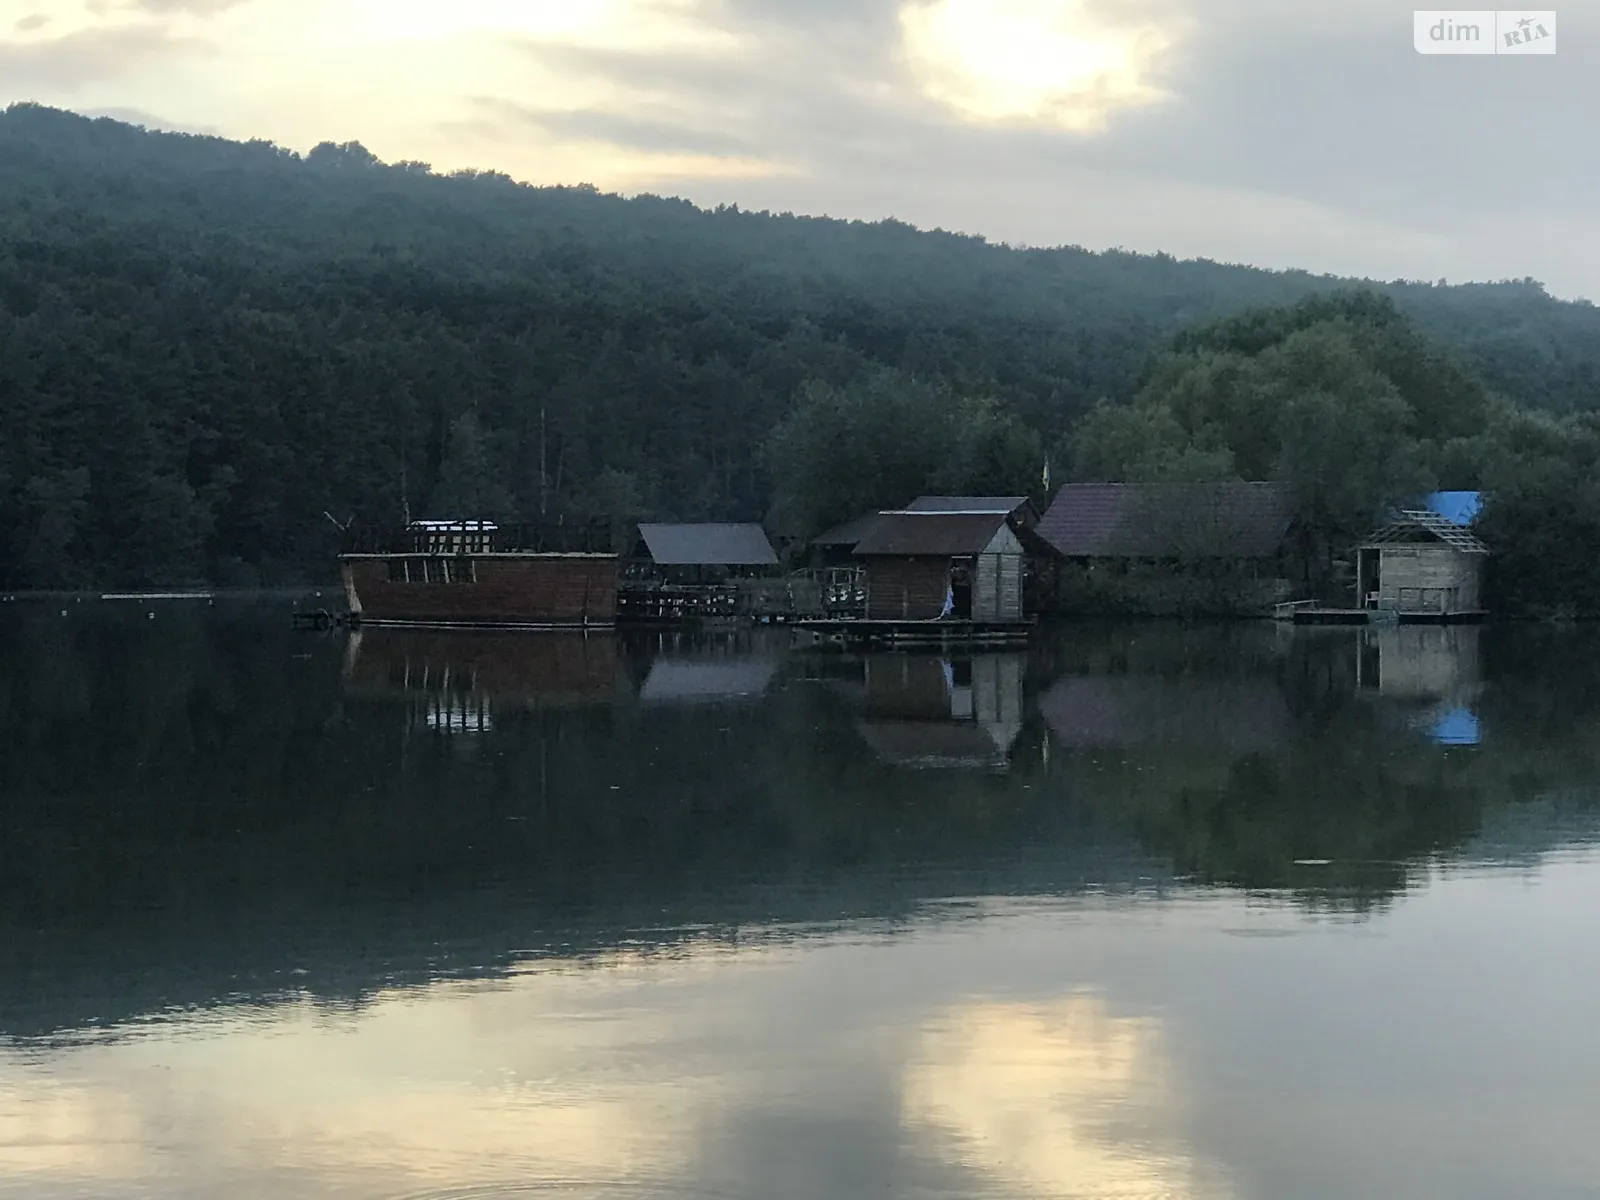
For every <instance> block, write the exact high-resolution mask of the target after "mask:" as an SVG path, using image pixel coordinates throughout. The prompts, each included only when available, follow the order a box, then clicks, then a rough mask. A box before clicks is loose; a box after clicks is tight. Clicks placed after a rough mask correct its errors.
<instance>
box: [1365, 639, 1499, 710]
mask: <svg viewBox="0 0 1600 1200" xmlns="http://www.w3.org/2000/svg"><path fill="white" fill-rule="evenodd" d="M1478 635H1479V631H1478V630H1477V629H1476V628H1472V627H1462V626H1450V625H1399V626H1391V627H1382V626H1369V627H1368V628H1366V629H1364V630H1362V631H1361V635H1360V642H1359V647H1360V649H1359V653H1358V656H1357V659H1356V683H1357V685H1358V686H1359V687H1360V688H1362V689H1363V690H1365V691H1373V692H1377V693H1378V694H1379V695H1382V696H1393V697H1395V698H1397V699H1429V700H1443V699H1451V698H1454V699H1465V698H1467V697H1469V696H1471V695H1475V694H1476V692H1477V690H1478V688H1479V681H1480V675H1479V668H1478Z"/></svg>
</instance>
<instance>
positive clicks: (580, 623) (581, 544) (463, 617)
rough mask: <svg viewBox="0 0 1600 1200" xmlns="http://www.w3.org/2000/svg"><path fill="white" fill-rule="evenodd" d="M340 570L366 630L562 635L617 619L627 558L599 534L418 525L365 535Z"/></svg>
mask: <svg viewBox="0 0 1600 1200" xmlns="http://www.w3.org/2000/svg"><path fill="white" fill-rule="evenodd" d="M339 571H340V575H341V577H342V579H343V582H344V590H345V600H346V603H347V604H348V605H349V609H350V617H351V620H352V622H354V623H358V624H370V625H431V626H485V627H516V628H541V629H542V628H550V629H559V628H572V627H578V628H586V627H591V626H598V627H607V626H610V625H612V624H613V623H614V622H615V620H616V615H617V555H616V554H614V553H611V552H610V535H609V532H608V531H607V530H605V529H604V528H603V527H599V526H583V525H572V526H567V525H546V526H511V527H501V526H497V525H495V524H493V523H492V522H488V521H414V522H412V523H411V524H410V525H408V526H405V527H404V528H403V529H398V530H389V531H385V530H375V531H363V532H358V533H355V534H354V535H352V537H351V538H350V539H349V540H348V542H347V545H346V552H345V553H343V554H341V555H340V556H339Z"/></svg>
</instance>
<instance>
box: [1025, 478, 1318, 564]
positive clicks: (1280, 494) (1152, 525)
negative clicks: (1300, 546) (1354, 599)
mask: <svg viewBox="0 0 1600 1200" xmlns="http://www.w3.org/2000/svg"><path fill="white" fill-rule="evenodd" d="M1293 519H1294V498H1293V496H1292V494H1291V492H1290V490H1289V488H1288V486H1287V485H1285V484H1281V483H1150V484H1138V483H1075V484H1068V485H1067V486H1066V487H1064V488H1062V489H1061V490H1060V491H1059V492H1057V493H1056V498H1055V501H1054V503H1052V504H1051V505H1050V508H1049V510H1048V511H1047V512H1046V513H1045V514H1044V516H1043V517H1041V518H1040V520H1039V524H1038V526H1037V528H1036V530H1035V532H1037V533H1038V534H1039V535H1040V536H1041V537H1043V538H1044V539H1045V540H1046V541H1047V542H1049V543H1050V544H1051V545H1052V546H1054V547H1055V548H1056V549H1057V550H1059V551H1060V552H1061V553H1062V554H1064V555H1066V556H1068V557H1069V558H1195V557H1199V558H1205V557H1219V558H1268V557H1271V556H1272V555H1274V554H1276V553H1277V552H1278V548H1279V547H1280V546H1281V545H1282V544H1283V539H1284V537H1285V535H1286V534H1287V533H1288V532H1289V525H1290V523H1291V522H1292V521H1293Z"/></svg>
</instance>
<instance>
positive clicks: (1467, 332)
mask: <svg viewBox="0 0 1600 1200" xmlns="http://www.w3.org/2000/svg"><path fill="white" fill-rule="evenodd" d="M1597 381H1600V315H1597V313H1596V310H1595V309H1594V308H1593V307H1592V306H1591V305H1588V304H1586V303H1567V302H1562V301H1558V300H1555V299H1553V298H1552V297H1550V296H1549V295H1547V294H1546V293H1545V292H1544V290H1543V289H1542V288H1541V287H1540V286H1539V285H1538V284H1536V283H1534V282H1533V281H1531V280H1521V281H1507V282H1503V283H1499V284H1482V285H1466V286H1447V285H1443V284H1442V283H1420V282H1403V281H1402V282H1395V283H1388V284H1374V285H1370V286H1368V287H1366V288H1365V290H1359V291H1350V290H1349V289H1348V287H1347V284H1346V281H1340V280H1335V279H1330V278H1326V277H1317V276H1312V275H1309V274H1307V273H1305V272H1295V271H1289V272H1271V271H1262V270H1256V269H1253V268H1247V267H1241V266H1233V265H1227V264H1220V263H1215V262H1209V261H1203V260H1202V261H1195V262H1180V261H1178V260H1175V259H1173V258H1171V257H1170V256H1167V255H1160V254H1157V255H1137V254H1130V253H1125V252H1121V251H1112V252H1106V253H1091V252H1088V251H1085V250H1082V249H1080V248H1076V247H1063V248H1058V249H1052V250H1032V249H1029V250H1020V249H1013V248H1009V247H1006V246H1003V245H996V244H992V243H989V242H986V241H985V240H983V239H981V238H974V237H966V236H961V235H956V234H951V233H947V232H943V231H931V232H924V231H919V230H916V229H913V228H912V227H910V226H908V225H905V224H903V223H901V222H897V221H892V220H890V221H883V222H876V223H870V224H869V223H862V222H845V221H836V220H827V219H812V218H801V217H796V216H793V215H792V214H773V213H751V212H744V211H740V210H739V209H737V208H734V207H723V208H718V209H715V210H705V209H699V208H696V207H694V206H693V205H690V204H688V203H686V202H683V201H679V200H671V199H664V198H661V197H655V196H640V197H636V198H633V199H623V198H621V197H618V196H612V195H605V194H602V193H600V192H598V191H596V190H595V189H593V188H590V187H585V186H580V187H553V188H537V187H529V186H525V185H521V184H517V183H515V182H513V181H512V180H510V179H509V178H507V177H505V176H503V175H500V174H497V173H494V172H487V171H469V172H457V173H454V174H451V175H443V174H439V173H436V172H434V171H432V170H431V168H429V167H428V166H427V164H422V163H399V164H393V165H389V164H384V163H382V162H379V161H378V160H377V159H376V158H375V157H374V156H373V155H371V154H370V153H369V152H367V151H366V150H365V149H364V148H362V147H361V146H359V145H357V144H347V145H333V144H325V145H322V146H319V147H317V148H316V149H315V150H313V151H312V152H311V153H309V154H306V155H303V156H302V155H299V154H296V153H293V152H291V151H287V150H285V149H283V148H281V147H278V146H275V145H272V144H271V143H267V142H262V141H253V142H249V143H238V142H230V141H225V140H222V139H217V138H208V137H195V136H188V135H177V134H165V133H153V132H147V131H144V130H141V129H138V128H135V127H132V126H128V125H125V124H120V123H117V122H114V121H110V120H104V119H101V120H92V121H91V120H88V119H85V118H82V117H78V116H75V115H73V114H70V113H63V112H59V111H56V110H51V109H46V108H43V107H40V106H37V105H17V106H13V107H12V108H11V109H9V110H7V111H6V112H5V113H4V114H0V518H3V519H0V585H3V586H5V587H7V588H12V589H18V588H70V587H83V586H91V585H103V586H119V585H125V586H140V585H147V584H180V583H190V582H201V581H205V582H210V583H215V584H220V585H234V586H249V585H257V584H275V583H285V582H298V581H302V580H306V579H310V578H317V577H321V576H323V575H324V574H325V573H326V571H327V569H328V566H329V563H330V561H331V556H332V554H333V553H334V552H335V550H336V549H337V545H338V541H339V537H340V534H339V530H338V529H337V528H335V524H339V525H343V524H346V523H348V522H350V521H352V520H353V521H355V522H356V523H358V524H359V523H368V524H376V523H389V522H392V521H394V520H396V519H398V518H400V517H401V516H403V515H406V516H411V517H448V516H461V515H468V514H469V513H470V514H471V515H482V516H505V517H516V518H518V519H525V520H537V519H547V520H555V519H570V520H576V519H591V518H596V517H613V518H615V517H618V516H622V515H626V516H637V517H655V518H661V519H684V520H693V519H723V520H727V519H743V520H765V521H767V522H768V523H769V524H770V525H772V526H774V527H775V528H776V530H777V531H778V532H780V533H784V534H789V535H792V536H796V537H803V536H805V535H807V534H809V533H813V532H816V531H817V530H818V529H820V528H822V527H824V526H825V525H826V524H828V523H830V522H832V521H834V520H837V519H842V518H843V517H847V516H849V515H853V513H854V512H855V511H859V510H860V509H861V508H865V507H870V506H873V505H878V504H886V503H898V502H901V501H903V500H904V499H906V498H907V497H908V496H909V495H911V494H915V493H916V492H919V491H926V490H941V491H969V490H970V491H984V492H994V491H1007V492H1010V491H1027V492H1030V493H1038V492H1039V491H1040V490H1041V488H1042V478H1043V467H1044V464H1045V462H1046V461H1048V462H1049V463H1050V464H1051V466H1052V471H1053V478H1054V479H1055V480H1056V481H1058V482H1059V481H1061V480H1064V479H1067V478H1069V477H1076V478H1085V479H1090V478H1118V477H1120V478H1211V477H1217V478H1223V477H1233V476H1239V477H1262V476H1265V475H1271V476H1273V477H1284V478H1289V479H1291V480H1292V481H1294V482H1296V484H1297V486H1300V487H1302V490H1303V494H1304V496H1305V503H1306V505H1307V506H1308V509H1307V511H1308V512H1309V513H1310V514H1311V516H1312V517H1313V518H1314V520H1315V522H1316V523H1317V524H1318V526H1319V528H1322V529H1324V530H1325V532H1326V536H1327V538H1328V539H1329V541H1330V544H1331V543H1333V542H1335V541H1336V540H1337V539H1338V538H1339V537H1342V536H1344V535H1345V534H1346V533H1347V532H1348V531H1350V530H1352V529H1355V528H1357V527H1358V526H1359V525H1361V524H1362V522H1363V520H1365V519H1366V518H1367V517H1368V516H1370V513H1371V512H1372V510H1373V508H1374V507H1375V506H1376V505H1377V503H1378V502H1379V499H1380V496H1382V497H1386V496H1388V495H1389V494H1390V493H1392V492H1396V491H1397V490H1402V489H1410V488H1413V487H1419V486H1423V485H1426V484H1430V483H1435V482H1437V483H1440V484H1447V485H1449V486H1456V487H1470V486H1483V487H1485V488H1487V489H1489V490H1491V492H1492V493H1493V495H1494V496H1495V497H1496V500H1495V502H1494V503H1493V504H1492V505H1491V508H1490V511H1489V512H1488V513H1487V514H1486V516H1485V518H1484V521H1485V529H1486V532H1489V533H1492V534H1493V535H1494V536H1495V537H1497V538H1498V539H1500V540H1499V541H1498V542H1497V545H1499V546H1500V547H1502V548H1503V549H1504V554H1503V555H1502V557H1501V559H1500V561H1502V562H1505V563H1507V564H1508V567H1507V572H1506V575H1507V577H1508V578H1510V577H1511V576H1512V575H1513V574H1514V575H1515V576H1516V577H1517V578H1518V579H1520V580H1523V581H1525V582H1524V583H1522V584H1520V585H1519V586H1521V587H1522V588H1523V590H1524V592H1525V593H1526V595H1525V596H1523V597H1522V599H1518V600H1517V603H1522V602H1523V601H1524V600H1526V602H1527V603H1528V604H1530V605H1537V606H1543V607H1547V608H1554V609H1560V610H1561V611H1586V610H1587V608H1588V607H1590V606H1591V605H1590V601H1589V599H1587V598H1588V597H1590V596H1591V595H1593V596H1596V597H1597V600H1596V603H1597V604H1600V579H1593V578H1590V576H1591V575H1593V573H1594V569H1590V568H1586V567H1584V568H1582V569H1580V565H1579V564H1578V563H1577V562H1576V561H1569V560H1573V559H1574V556H1573V555H1571V554H1568V555H1567V557H1566V558H1565V559H1563V558H1562V557H1561V554H1562V553H1563V552H1564V551H1565V550H1566V548H1568V547H1569V546H1570V545H1571V544H1572V541H1573V539H1575V538H1581V537H1582V536H1585V531H1586V530H1587V524H1586V523H1588V522H1590V521H1591V519H1600V497H1594V496H1591V495H1590V493H1591V492H1592V491H1593V490H1594V486H1595V485H1592V484H1589V483H1587V482H1586V481H1587V480H1588V479H1590V478H1592V477H1593V472H1592V471H1590V470H1589V462H1588V458H1587V457H1586V455H1587V456H1592V454H1593V453H1594V450H1595V448H1596V447H1597V446H1600V433H1597V432H1596V430H1595V427H1594V420H1595V418H1594V417H1593V416H1592V413H1593V412H1594V410H1595V409H1596V407H1597V405H1596V398H1597V396H1600V389H1597V386H1596V383H1597ZM329 517H332V518H333V520H329V519H328V518H329ZM1518 556H1521V557H1520V558H1519V557H1518Z"/></svg>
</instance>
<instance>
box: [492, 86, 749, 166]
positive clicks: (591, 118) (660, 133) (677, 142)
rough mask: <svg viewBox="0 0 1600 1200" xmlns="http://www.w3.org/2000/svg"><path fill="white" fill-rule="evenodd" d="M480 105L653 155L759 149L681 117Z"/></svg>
mask: <svg viewBox="0 0 1600 1200" xmlns="http://www.w3.org/2000/svg"><path fill="white" fill-rule="evenodd" d="M478 103H479V106H480V107H481V108H482V109H483V110H484V111H485V112H486V114H489V115H490V116H491V117H497V118H499V119H500V120H501V121H502V122H508V123H513V124H523V125H529V126H533V127H535V128H537V129H540V130H542V131H544V132H545V133H547V134H550V135H552V136H555V137H559V138H562V139H565V140H569V141H595V142H604V143H606V144H607V145H611V146H620V147H623V148H625V149H630V150H643V151H646V152H648V153H652V154H662V153H665V154H708V155H716V156H724V155H726V156H735V157H752V156H755V155H756V154H757V153H758V151H757V150H756V148H755V147H754V146H753V145H752V144H751V143H750V142H748V141H746V140H745V139H743V138H741V137H738V136H736V135H733V134H730V133H724V132H718V131H716V130H710V129H705V128H701V127H696V126H695V125H693V124H692V123H683V122H679V121H677V120H670V119H663V118H659V117H648V116H634V115H631V114H628V113H620V112H605V111H601V110H596V109H588V110H575V111H557V110H550V109H536V108H529V107H526V106H524V105H520V104H516V103H513V102H511V101H507V100H496V99H483V100H480V101H479V102H478Z"/></svg>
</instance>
